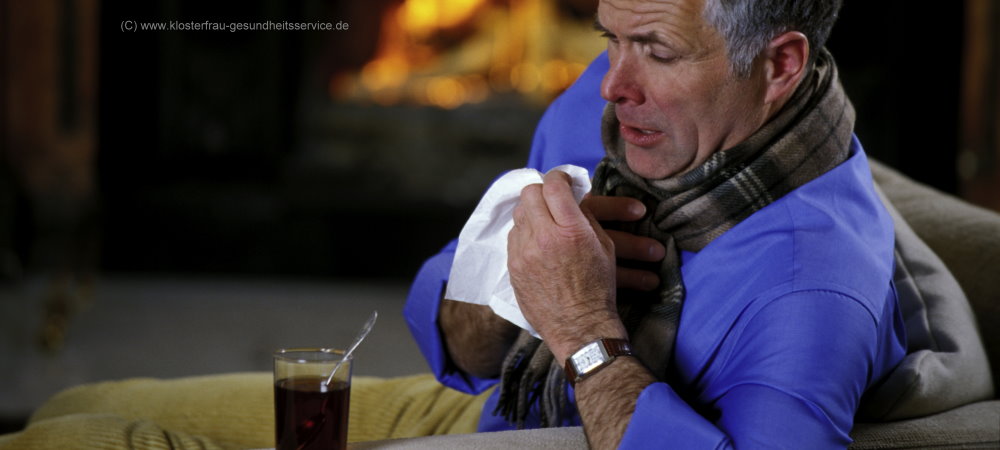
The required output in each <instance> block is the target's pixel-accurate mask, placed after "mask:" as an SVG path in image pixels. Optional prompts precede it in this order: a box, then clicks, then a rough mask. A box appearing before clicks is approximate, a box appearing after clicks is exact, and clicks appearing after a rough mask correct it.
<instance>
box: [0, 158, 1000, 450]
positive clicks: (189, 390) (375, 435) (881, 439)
mask: <svg viewBox="0 0 1000 450" xmlns="http://www.w3.org/2000/svg"><path fill="white" fill-rule="evenodd" d="M872 173H873V177H874V179H875V180H876V182H877V184H878V186H879V187H880V189H881V191H882V192H883V193H884V195H885V197H886V198H887V199H888V201H889V202H890V203H891V204H892V206H893V207H894V209H895V210H897V211H898V213H899V214H900V215H901V216H902V217H904V218H905V219H906V222H908V223H909V226H910V227H912V230H913V232H915V233H916V235H918V236H919V237H920V238H921V239H922V240H923V241H924V242H925V243H926V244H927V246H929V247H930V248H931V249H933V251H934V253H936V255H937V257H939V258H940V261H942V262H943V263H944V265H946V266H947V267H948V269H949V270H950V271H951V273H952V274H953V275H954V280H955V281H957V286H960V288H961V291H964V293H965V297H967V299H968V305H969V307H971V311H972V312H974V313H975V319H972V318H971V315H970V316H969V317H968V319H969V323H968V324H966V325H963V326H964V327H965V328H966V329H965V330H963V331H964V332H965V336H966V337H967V338H969V339H974V340H975V342H974V343H975V344H976V347H977V349H978V351H979V355H980V357H981V358H984V359H986V360H988V361H989V362H984V364H990V363H992V365H993V366H994V367H996V368H997V369H998V370H994V371H992V374H991V371H990V370H989V367H988V366H987V367H981V368H980V369H979V370H978V371H975V372H974V373H972V374H971V375H970V374H966V376H971V377H972V379H973V380H974V381H976V382H979V383H978V384H979V385H983V383H982V382H983V381H986V382H988V381H992V386H1000V365H998V361H1000V329H998V326H997V324H1000V269H998V268H1000V214H997V213H995V212H991V211H988V210H985V209H982V208H978V207H976V206H973V205H970V204H968V203H965V202H963V201H961V200H959V199H956V198H954V197H951V196H948V195H945V194H943V193H940V192H938V191H935V190H934V189H932V188H929V187H927V186H924V185H921V184H919V183H916V182H914V181H912V180H909V179H908V178H906V177H904V176H902V175H901V174H899V173H898V172H896V171H894V170H892V169H890V168H888V167H885V166H884V165H881V164H879V163H877V162H873V163H872ZM961 301H962V306H963V307H964V304H965V303H964V300H961ZM966 309H967V307H966ZM973 320H975V322H972V321H973ZM977 324H978V325H977ZM976 328H978V334H977V330H976ZM980 342H981V344H982V345H981V346H979V345H978V344H979V343H980ZM983 350H985V356H984V357H983V356H981V355H982V353H983ZM974 356H975V355H974ZM982 377H986V378H990V377H992V379H991V380H989V379H986V380H984V379H982ZM971 384H976V383H971ZM986 384H989V383H986ZM373 386H380V387H379V388H378V389H379V390H378V391H373V390H371V388H372V387H373ZM386 386H389V388H390V389H391V390H392V391H391V392H388V391H386ZM961 387H962V386H956V388H957V389H956V390H957V391H961V389H960V388H961ZM355 388H356V391H352V411H351V435H350V436H349V440H350V441H353V443H352V444H351V448H354V449H379V448H427V449H436V450H440V449H448V448H485V449H490V448H497V449H506V448H518V447H521V448H554V449H561V448H567V449H569V448H583V447H586V439H585V437H584V435H583V431H582V429H581V428H579V427H571V428H560V429H548V430H524V431H507V432H498V433H472V431H473V430H474V427H475V417H476V414H477V411H479V408H481V405H482V402H483V401H484V400H485V396H483V395H480V396H466V395H464V394H459V393H457V392H454V391H449V390H447V389H445V388H442V387H441V386H440V385H439V384H437V383H436V382H435V381H434V380H433V378H432V377H431V376H430V375H422V376H415V377H407V378H399V379H389V380H373V379H367V378H362V379H359V380H357V381H356V383H355ZM270 389H271V386H270V374H269V373H253V374H226V375H218V376H211V377H193V378H188V379H180V380H148V379H147V380H125V381H117V382H109V383H102V384H99V385H91V386H84V387H81V388H79V389H77V388H74V389H71V390H70V391H67V392H64V393H61V394H59V395H57V396H55V397H54V398H53V399H51V400H50V401H49V402H48V403H46V404H45V405H43V406H42V407H41V408H39V410H38V411H37V412H36V414H35V415H34V416H33V417H32V418H31V421H30V422H29V426H28V428H27V429H26V430H24V431H22V432H19V433H12V434H8V435H4V436H0V450H3V449H7V448H61V447H62V446H64V445H67V444H68V443H72V444H74V445H71V446H75V447H91V446H92V445H89V444H95V443H97V442H99V443H100V445H101V446H102V447H103V448H114V447H116V446H120V447H140V448H183V447H185V446H187V445H190V446H194V447H203V448H247V447H268V446H271V445H273V440H272V438H271V436H273V425H272V424H271V421H272V417H273V416H272V415H271V414H273V413H272V409H271V408H272V406H271V403H270V395H271V391H270ZM415 392H418V394H416V395H415V394H414V393H415ZM945 392H946V393H947V392H948V390H947V389H946V390H945ZM982 392H983V391H982V390H981V389H980V391H979V394H978V397H976V398H975V400H973V401H966V400H965V397H961V398H959V400H955V399H950V400H951V403H948V402H947V401H946V402H944V403H941V405H943V407H942V408H937V409H944V410H943V411H936V410H935V412H934V413H933V414H930V415H923V414H922V413H921V411H922V410H921V411H906V410H905V409H904V410H898V409H897V410H895V411H893V412H892V413H891V414H885V415H884V416H883V417H890V418H891V417H897V418H898V417H907V418H905V419H902V420H890V421H884V420H882V421H865V420H859V421H858V422H857V423H856V424H855V427H854V429H853V430H852V432H851V437H852V438H853V439H854V443H853V444H852V446H851V448H857V449H887V448H1000V399H998V397H997V395H996V393H995V391H993V390H992V387H990V390H989V393H988V394H983V393H982ZM137 396H145V397H137ZM137 399H139V400H137ZM418 399H420V400H418ZM427 399H432V400H433V401H432V402H430V403H421V402H427V401H428V400H427ZM946 400H948V399H946ZM138 402H142V403H145V404H146V405H149V404H155V405H157V406H158V408H160V409H161V411H159V412H158V413H157V415H155V416H150V415H148V414H147V411H145V410H143V409H135V408H134V406H135V404H136V403H138ZM386 402H404V403H405V402H409V403H408V404H409V405H410V407H412V408H419V409H420V410H422V411H427V415H435V414H437V413H434V412H433V411H435V410H434V408H439V409H437V410H436V411H439V415H442V416H446V417H448V419H447V420H449V421H451V422H450V423H452V425H450V426H448V427H441V426H437V425H435V424H429V423H427V422H426V421H424V422H420V423H416V422H414V423H402V422H401V419H400V418H398V417H382V416H374V417H372V416H369V417H366V418H361V417H356V411H355V407H357V409H358V411H360V410H363V409H364V410H368V411H369V414H370V413H371V411H377V410H378V409H379V408H378V407H377V405H379V404H384V403H386ZM956 402H957V404H956ZM431 403H433V405H432V404H431ZM80 405H84V406H80ZM219 405H226V408H225V410H224V411H221V409H222V408H220V407H219ZM365 405H372V406H365ZM904 406H905V404H904ZM164 411H165V412H164ZM358 414H360V412H358ZM914 415H915V416H921V417H908V416H914ZM859 416H860V415H859ZM366 421H367V423H368V425H366V426H367V428H366V429H361V428H360V427H361V425H362V423H363V422H366ZM373 424H374V425H377V426H375V428H377V429H375V428H372V426H371V425H373ZM448 433H452V434H448ZM445 434H447V435H445ZM386 438H389V439H386ZM119 444H120V445H119Z"/></svg>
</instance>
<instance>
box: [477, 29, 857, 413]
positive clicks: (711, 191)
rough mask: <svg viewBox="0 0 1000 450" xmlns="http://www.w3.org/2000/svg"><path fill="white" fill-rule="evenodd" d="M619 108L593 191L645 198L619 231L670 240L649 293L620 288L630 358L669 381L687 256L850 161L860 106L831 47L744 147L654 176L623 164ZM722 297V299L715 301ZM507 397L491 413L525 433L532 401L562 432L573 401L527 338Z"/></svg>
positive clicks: (607, 119)
mask: <svg viewBox="0 0 1000 450" xmlns="http://www.w3.org/2000/svg"><path fill="white" fill-rule="evenodd" d="M618 126H619V124H618V119H617V118H616V116H615V107H614V104H613V103H612V104H608V106H607V107H606V109H605V110H604V117H603V118H602V130H601V131H602V138H603V141H604V147H605V150H606V152H607V155H606V156H605V158H604V159H603V160H602V161H601V162H600V164H598V166H597V169H596V170H595V172H594V181H593V186H594V187H593V191H592V192H593V193H594V194H597V195H610V196H625V197H633V198H636V199H639V200H640V201H642V202H643V203H644V204H645V205H646V211H647V214H646V216H645V217H643V218H642V219H640V220H639V221H637V222H629V223H621V224H615V226H617V227H618V229H621V230H623V231H628V232H631V233H633V234H637V235H641V236H649V237H652V238H654V239H656V240H658V241H660V242H662V243H663V244H664V246H665V247H666V257H665V258H664V259H663V261H661V262H659V263H655V264H652V265H643V266H642V267H644V268H646V269H647V270H651V271H653V272H656V273H658V274H659V276H660V285H659V288H658V289H655V290H654V291H652V292H648V293H645V292H636V291H630V290H619V291H618V294H617V299H618V310H619V315H620V317H621V318H622V322H623V323H624V325H625V328H626V329H627V330H628V332H629V338H630V340H631V343H632V348H633V352H634V353H635V354H636V356H637V357H638V358H639V360H640V361H642V363H643V364H644V365H645V366H646V367H647V368H648V369H649V370H650V372H651V373H652V374H653V375H654V376H655V377H656V378H657V379H659V380H661V381H666V379H667V377H668V375H669V363H670V361H671V358H672V356H673V347H674V340H675V338H676V335H677V325H678V321H679V319H680V312H681V307H682V305H683V303H684V296H685V290H684V282H683V280H682V278H681V271H680V251H681V250H687V251H692V252H697V251H699V250H701V249H702V248H704V247H705V246H706V245H708V244H709V243H711V242H712V240H714V239H715V238H717V237H719V236H721V235H722V234H723V233H725V232H726V231H728V230H729V229H731V228H732V227H734V226H735V225H736V224H738V223H740V222H741V221H742V220H743V219H746V218H747V217H749V216H750V215H751V214H753V213H754V212H756V211H758V210H760V209H762V208H764V207H765V206H767V205H768V204H770V203H771V202H773V201H774V200H775V199H778V198H780V197H781V196H783V195H785V194H787V193H789V192H791V191H792V190H794V189H796V188H798V187H799V186H802V185H803V184H806V183H808V182H809V181H811V180H813V179H814V178H816V177H818V176H820V175H822V174H824V173H826V172H827V171H829V170H830V169H832V168H834V167H836V166H837V165H839V164H840V163H842V162H844V161H846V160H847V157H848V149H849V147H850V141H851V134H852V132H853V128H854V109H853V107H852V106H851V103H850V101H849V100H848V99H847V96H846V95H845V94H844V91H843V88H842V87H841V85H840V81H839V80H838V78H837V68H836V65H835V64H834V61H833V58H832V56H830V53H829V52H827V51H826V50H825V49H823V50H822V51H820V53H819V55H818V58H817V59H816V63H815V66H814V69H813V70H812V71H810V73H809V74H808V75H807V77H806V79H805V80H803V82H802V84H801V85H800V86H799V88H798V89H797V90H796V92H795V93H794V94H793V96H792V98H791V99H790V100H789V101H788V103H787V104H786V105H785V106H784V107H783V108H782V110H781V111H780V112H779V113H778V114H777V115H776V116H775V117H773V118H772V119H771V120H770V121H768V122H767V123H766V124H765V125H764V126H762V127H761V128H760V129H758V130H757V131H756V132H755V133H754V134H753V135H751V136H750V137H749V138H747V139H746V140H745V141H743V142H741V143H739V144H737V145H736V146H735V147H732V148H729V149H726V150H724V151H719V152H715V153H714V154H713V155H712V156H711V157H709V159H708V160H707V161H705V163H704V164H702V165H700V166H699V167H697V168H695V169H693V170H691V171H689V172H686V173H684V174H681V175H677V176H673V177H668V178H663V179H657V180H649V179H644V178H641V177H639V176H638V175H636V174H635V173H634V172H632V171H631V170H630V169H629V167H628V164H627V163H626V161H625V144H624V142H623V141H622V139H621V137H620V136H619V131H618ZM718 300H720V301H722V299H718ZM500 383H501V387H500V399H499V403H498V405H497V408H496V410H495V411H494V414H497V413H500V414H503V415H504V416H505V417H506V419H507V420H508V421H509V422H511V423H516V424H517V426H518V427H519V428H523V426H524V421H525V418H526V417H527V414H528V411H529V409H530V407H531V405H532V404H533V403H534V402H535V401H538V400H541V421H542V426H544V427H550V426H559V425H561V424H562V421H563V420H564V418H565V417H566V416H567V414H566V412H567V411H566V409H567V405H568V401H567V390H566V381H565V374H564V373H563V369H562V361H554V358H553V357H552V353H551V352H550V351H549V349H548V347H547V346H546V345H545V344H544V343H543V342H542V341H540V340H538V339H536V338H534V337H532V336H531V335H530V334H528V333H527V332H522V333H521V335H520V336H519V337H518V339H517V340H516V341H515V343H514V345H513V347H512V348H511V350H510V352H509V353H508V354H507V356H506V357H505V359H504V362H503V366H502V369H501V381H500Z"/></svg>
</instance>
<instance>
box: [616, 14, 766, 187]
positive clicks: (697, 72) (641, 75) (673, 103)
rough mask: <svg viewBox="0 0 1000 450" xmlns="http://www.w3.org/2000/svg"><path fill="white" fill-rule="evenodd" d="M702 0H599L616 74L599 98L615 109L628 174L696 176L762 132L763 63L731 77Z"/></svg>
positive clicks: (727, 62)
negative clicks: (702, 167)
mask: <svg viewBox="0 0 1000 450" xmlns="http://www.w3.org/2000/svg"><path fill="white" fill-rule="evenodd" d="M703 6H704V0H601V2H600V6H599V7H598V10H597V17H598V21H599V23H600V26H602V27H603V28H604V29H605V30H607V37H608V57H609V59H610V60H611V68H610V69H609V70H608V73H607V74H606V75H605V76H604V81H603V82H602V84H601V95H602V96H603V97H604V98H605V99H606V100H608V101H610V102H614V103H615V106H616V109H617V115H618V120H619V122H621V129H620V131H621V136H622V138H623V139H624V141H625V143H626V144H625V149H626V153H625V155H626V159H627V161H628V165H629V167H630V168H631V169H632V171H634V172H635V173H637V174H638V175H640V176H642V177H645V178H654V179H655V178H664V177H667V176H672V175H677V174H681V173H684V172H687V171H688V170H691V169H693V168H695V167H697V166H699V165H700V164H702V163H703V162H705V160H706V159H708V157H709V156H711V155H712V154H713V153H715V152H716V151H719V150H722V149H727V148H730V147H732V146H734V145H736V144H737V143H739V142H741V141H743V140H744V139H746V138H747V137H749V136H750V135H751V134H752V133H753V132H754V131H756V130H757V128H759V127H760V126H761V125H763V123H764V120H765V117H764V116H765V112H764V108H763V102H764V92H765V87H766V86H765V84H764V82H763V75H762V69H761V66H760V64H755V65H754V71H753V73H752V74H751V76H750V77H749V78H747V79H741V78H738V77H737V76H736V75H734V74H733V73H732V71H731V70H730V65H729V64H730V63H729V58H728V54H727V53H726V45H725V41H724V39H723V38H722V36H721V35H720V34H719V32H718V31H716V30H715V28H714V27H712V26H711V25H709V24H708V23H706V22H705V20H704V18H702V9H703Z"/></svg>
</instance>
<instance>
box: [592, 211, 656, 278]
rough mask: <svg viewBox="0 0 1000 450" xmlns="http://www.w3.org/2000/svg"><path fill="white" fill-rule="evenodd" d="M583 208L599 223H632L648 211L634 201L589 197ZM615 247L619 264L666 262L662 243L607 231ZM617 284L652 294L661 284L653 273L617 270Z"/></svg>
mask: <svg viewBox="0 0 1000 450" xmlns="http://www.w3.org/2000/svg"><path fill="white" fill-rule="evenodd" d="M580 207H581V208H582V209H584V210H587V211H590V212H591V213H592V214H593V215H594V218H595V219H597V221H598V222H632V221H636V220H639V219H641V218H642V216H643V215H645V214H646V207H645V206H644V205H643V204H642V202H640V201H639V200H636V199H634V198H629V197H606V196H596V195H589V194H588V195H587V196H586V197H584V199H583V202H582V203H581V205H580ZM605 232H606V233H607V234H608V236H610V237H611V240H612V241H613V242H614V244H615V256H617V257H618V259H619V260H624V259H630V260H635V261H643V262H656V261H660V260H662V259H663V256H664V254H665V252H666V249H665V248H664V247H663V244H661V243H660V242H659V241H657V240H655V239H653V238H649V237H645V236H636V235H634V234H631V233H626V232H624V231H617V230H605ZM615 278H616V280H617V282H618V287H619V288H625V289H635V290H638V291H650V290H653V289H655V288H656V287H657V286H658V285H659V283H660V277H659V276H657V275H656V274H655V273H653V272H649V271H645V270H639V269H632V268H628V267H621V266H618V270H617V275H616V277H615Z"/></svg>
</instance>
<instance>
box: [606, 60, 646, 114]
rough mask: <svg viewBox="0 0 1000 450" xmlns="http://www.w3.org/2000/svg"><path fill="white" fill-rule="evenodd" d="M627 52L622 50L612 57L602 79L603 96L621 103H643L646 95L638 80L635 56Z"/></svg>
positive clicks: (610, 100)
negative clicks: (631, 56) (632, 56)
mask: <svg viewBox="0 0 1000 450" xmlns="http://www.w3.org/2000/svg"><path fill="white" fill-rule="evenodd" d="M625 53H626V52H620V53H619V54H618V55H616V57H615V58H611V55H608V57H609V58H610V63H611V65H610V67H608V72H607V73H605V74H604V80H603V81H601V96H602V97H604V99H605V100H607V101H609V102H612V103H615V104H620V103H627V102H632V103H634V104H637V105H638V104H642V102H643V101H645V97H644V96H643V94H642V87H641V85H640V83H639V81H638V73H637V72H636V70H637V69H638V67H636V64H635V60H634V58H630V57H628V55H627V54H625Z"/></svg>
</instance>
